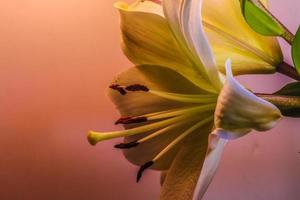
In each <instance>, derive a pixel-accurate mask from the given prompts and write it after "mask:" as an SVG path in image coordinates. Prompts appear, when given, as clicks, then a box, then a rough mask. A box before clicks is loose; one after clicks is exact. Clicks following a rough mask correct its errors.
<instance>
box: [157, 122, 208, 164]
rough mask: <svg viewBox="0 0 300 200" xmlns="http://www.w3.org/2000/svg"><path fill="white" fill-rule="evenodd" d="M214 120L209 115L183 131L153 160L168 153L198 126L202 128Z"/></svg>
mask: <svg viewBox="0 0 300 200" xmlns="http://www.w3.org/2000/svg"><path fill="white" fill-rule="evenodd" d="M212 120H213V116H211V117H208V118H206V119H204V120H202V121H200V122H198V123H197V124H195V125H194V126H192V127H191V128H189V129H187V130H186V131H185V132H183V133H182V134H181V135H179V137H177V138H176V139H175V140H173V141H172V142H171V143H170V144H169V145H168V146H166V147H165V148H164V149H163V150H162V151H161V152H160V153H159V154H157V156H155V158H154V159H153V160H152V161H153V162H155V161H157V160H158V159H159V158H161V157H162V156H163V155H164V154H166V153H167V152H168V151H169V150H170V149H171V148H172V147H174V146H175V145H176V144H177V143H179V142H180V141H182V140H183V139H184V138H185V137H186V136H188V135H189V134H190V133H192V132H193V131H195V130H196V129H197V128H200V127H201V126H203V125H205V124H206V123H208V122H210V121H212Z"/></svg>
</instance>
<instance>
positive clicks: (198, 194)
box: [193, 133, 226, 200]
mask: <svg viewBox="0 0 300 200" xmlns="http://www.w3.org/2000/svg"><path fill="white" fill-rule="evenodd" d="M225 144H226V140H224V139H221V138H219V136H217V135H216V134H214V133H212V134H210V135H209V145H208V150H207V153H206V157H205V161H204V163H203V167H202V170H201V174H200V176H199V179H198V182H197V185H196V188H195V191H194V196H193V200H200V199H202V197H203V196H204V194H205V192H206V190H207V188H208V186H209V184H210V183H211V181H212V179H213V177H214V175H215V173H216V171H217V168H218V165H219V162H220V159H221V156H222V153H223V149H224V147H225Z"/></svg>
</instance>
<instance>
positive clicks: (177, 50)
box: [115, 1, 215, 92]
mask: <svg viewBox="0 0 300 200" xmlns="http://www.w3.org/2000/svg"><path fill="white" fill-rule="evenodd" d="M115 6H116V7H117V8H118V9H119V11H120V15H121V30H122V40H123V41H122V47H123V51H124V53H125V54H126V56H127V57H128V58H129V60H130V61H132V62H133V63H134V64H136V65H141V64H149V65H160V66H163V67H166V68H170V69H173V70H175V71H177V72H178V73H180V74H182V75H183V76H185V77H186V78H187V79H189V80H190V81H191V82H193V83H194V84H196V85H197V86H198V87H200V88H202V89H205V90H207V91H210V92H214V91H215V89H214V88H213V87H212V85H211V83H209V82H208V81H207V79H206V77H205V74H203V73H201V72H200V71H199V70H198V68H197V67H195V65H194V64H193V63H191V60H190V59H189V58H188V57H187V56H186V54H184V53H183V52H182V48H181V47H180V46H179V45H178V43H177V41H176V40H175V39H174V37H173V34H172V31H171V30H170V28H169V26H168V23H167V21H166V19H165V18H164V17H163V16H162V13H160V12H162V7H161V6H160V5H159V4H156V3H153V2H151V1H137V2H136V3H135V4H133V5H132V6H128V5H127V4H125V3H120V2H119V3H117V4H115Z"/></svg>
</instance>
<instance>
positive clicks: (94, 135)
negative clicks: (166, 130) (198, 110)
mask: <svg viewBox="0 0 300 200" xmlns="http://www.w3.org/2000/svg"><path fill="white" fill-rule="evenodd" d="M190 116H191V114H190V115H182V116H178V117H174V118H170V119H166V120H163V121H159V122H156V123H152V124H147V125H144V126H140V127H136V128H132V129H127V130H123V131H112V132H95V131H90V132H89V134H88V141H89V143H90V144H91V145H95V144H97V143H98V142H100V141H103V140H108V139H113V138H118V137H125V136H130V135H136V134H140V133H144V132H146V131H150V130H154V129H159V128H162V127H164V126H167V125H170V124H173V123H176V122H178V121H182V120H185V119H186V118H187V117H190Z"/></svg>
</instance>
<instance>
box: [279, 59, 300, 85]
mask: <svg viewBox="0 0 300 200" xmlns="http://www.w3.org/2000/svg"><path fill="white" fill-rule="evenodd" d="M276 71H277V72H278V73H281V74H284V75H286V76H288V77H290V78H292V79H295V80H297V81H300V75H299V74H298V72H297V71H296V69H295V68H294V67H293V66H291V65H289V64H287V63H286V62H282V63H280V64H279V65H277V67H276Z"/></svg>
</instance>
